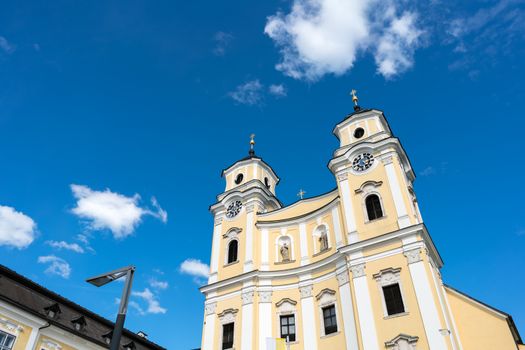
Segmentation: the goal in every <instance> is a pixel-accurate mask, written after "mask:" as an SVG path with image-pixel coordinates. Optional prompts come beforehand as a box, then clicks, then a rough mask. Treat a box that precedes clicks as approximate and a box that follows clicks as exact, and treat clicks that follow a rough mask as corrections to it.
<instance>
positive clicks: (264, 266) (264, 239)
mask: <svg viewBox="0 0 525 350" xmlns="http://www.w3.org/2000/svg"><path fill="white" fill-rule="evenodd" d="M269 244H270V243H269V237H268V229H263V230H262V231H261V271H267V270H268V268H269V262H270V257H269V251H268V250H269V249H268V248H269V247H268V245H269Z"/></svg>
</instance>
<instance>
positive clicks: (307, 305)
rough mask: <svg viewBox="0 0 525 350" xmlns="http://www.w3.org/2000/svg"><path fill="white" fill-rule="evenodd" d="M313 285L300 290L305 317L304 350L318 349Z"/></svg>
mask: <svg viewBox="0 0 525 350" xmlns="http://www.w3.org/2000/svg"><path fill="white" fill-rule="evenodd" d="M313 289H314V287H313V285H312V284H310V285H307V286H303V287H300V288H299V291H300V293H301V313H302V315H303V337H304V350H316V349H317V328H316V326H315V306H314V296H313V295H312V292H313Z"/></svg>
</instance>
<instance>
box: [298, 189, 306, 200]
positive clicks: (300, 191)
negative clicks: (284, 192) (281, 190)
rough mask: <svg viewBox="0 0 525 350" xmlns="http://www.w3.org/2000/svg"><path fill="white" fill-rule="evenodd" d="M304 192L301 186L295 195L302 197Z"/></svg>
mask: <svg viewBox="0 0 525 350" xmlns="http://www.w3.org/2000/svg"><path fill="white" fill-rule="evenodd" d="M305 194H306V191H304V190H303V189H302V188H301V189H300V190H299V193H297V197H300V198H301V199H303V197H304V195H305Z"/></svg>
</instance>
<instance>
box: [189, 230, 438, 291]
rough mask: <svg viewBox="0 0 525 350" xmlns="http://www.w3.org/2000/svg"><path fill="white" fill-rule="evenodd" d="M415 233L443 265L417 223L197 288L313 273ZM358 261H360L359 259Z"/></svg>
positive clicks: (394, 251)
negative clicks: (315, 257) (318, 256)
mask: <svg viewBox="0 0 525 350" xmlns="http://www.w3.org/2000/svg"><path fill="white" fill-rule="evenodd" d="M417 233H420V234H421V236H422V238H423V241H421V243H418V242H415V243H414V247H416V246H420V245H421V247H423V246H424V247H426V248H427V249H428V251H429V254H430V256H431V257H432V259H434V261H436V262H437V263H438V267H441V266H443V261H442V260H441V258H440V257H439V255H438V254H437V251H436V248H435V247H434V243H433V242H432V240H431V239H430V236H429V235H428V232H427V231H426V228H425V226H424V225H423V224H418V225H414V226H410V227H406V228H404V229H402V230H398V231H395V232H391V233H387V234H384V235H382V236H378V237H374V238H370V239H367V240H364V241H359V242H356V243H353V244H349V245H346V246H343V247H341V248H339V249H338V250H336V252H335V253H334V254H332V255H330V256H328V257H326V258H324V259H322V260H319V261H316V262H314V263H311V264H308V265H304V266H300V267H295V268H292V269H287V270H277V271H260V270H254V271H251V272H248V273H244V274H241V275H239V276H235V277H232V278H229V279H226V280H222V281H218V282H215V283H212V284H208V285H206V286H202V287H201V288H200V289H199V290H200V291H201V292H202V293H209V292H212V291H216V290H217V289H219V288H224V287H227V286H230V285H232V284H236V283H241V282H246V281H249V280H252V279H254V278H259V279H273V278H289V277H292V276H296V275H304V274H305V273H314V272H315V271H316V270H319V269H322V268H324V267H325V266H327V265H330V264H337V263H338V262H340V261H343V262H344V260H345V256H346V255H352V254H355V253H360V252H361V251H362V250H363V249H365V248H371V247H376V246H378V245H382V244H385V243H388V242H392V241H396V240H399V239H402V238H403V237H406V236H410V235H414V234H417ZM400 249H401V248H396V249H393V250H391V251H388V252H382V253H378V254H374V255H371V256H367V257H363V258H360V259H362V260H363V261H362V262H366V261H369V260H376V259H380V258H382V257H384V256H388V255H390V254H392V255H393V254H398V253H400V252H401V251H400ZM359 262H360V263H361V260H360V261H359Z"/></svg>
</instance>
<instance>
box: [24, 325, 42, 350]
mask: <svg viewBox="0 0 525 350" xmlns="http://www.w3.org/2000/svg"><path fill="white" fill-rule="evenodd" d="M38 333H39V329H38V327H33V329H32V330H31V334H30V335H29V339H28V340H27V345H26V348H25V350H33V349H34V348H35V346H36V341H37V338H38Z"/></svg>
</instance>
